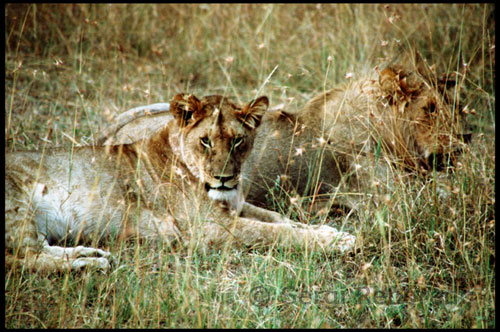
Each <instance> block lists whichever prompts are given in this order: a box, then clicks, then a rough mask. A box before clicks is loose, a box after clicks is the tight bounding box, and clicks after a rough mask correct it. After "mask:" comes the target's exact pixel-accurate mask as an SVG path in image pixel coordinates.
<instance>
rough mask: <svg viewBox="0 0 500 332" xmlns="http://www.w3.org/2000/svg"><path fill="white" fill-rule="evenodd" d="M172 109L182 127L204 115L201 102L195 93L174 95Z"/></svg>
mask: <svg viewBox="0 0 500 332" xmlns="http://www.w3.org/2000/svg"><path fill="white" fill-rule="evenodd" d="M170 110H171V112H172V114H173V115H174V118H175V119H176V120H177V123H178V124H179V127H181V128H182V127H185V126H187V125H188V124H190V123H191V122H193V121H195V120H197V119H200V118H202V117H203V105H202V104H201V102H200V101H199V100H198V98H196V97H195V96H194V95H190V94H186V93H179V94H178V95H175V96H174V98H173V99H172V101H171V102H170Z"/></svg>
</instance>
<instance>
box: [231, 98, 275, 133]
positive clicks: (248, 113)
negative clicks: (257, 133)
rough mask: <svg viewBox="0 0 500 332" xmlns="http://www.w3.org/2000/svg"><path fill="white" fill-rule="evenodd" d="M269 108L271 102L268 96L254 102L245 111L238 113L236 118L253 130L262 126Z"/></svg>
mask: <svg viewBox="0 0 500 332" xmlns="http://www.w3.org/2000/svg"><path fill="white" fill-rule="evenodd" d="M268 107H269V100H268V99H267V97H266V96H262V97H259V98H257V99H255V100H252V101H251V102H250V103H248V105H246V106H245V107H244V108H243V110H241V111H239V112H237V113H236V116H237V117H238V118H239V119H240V121H241V122H243V124H244V125H245V126H247V127H249V128H251V129H255V128H257V127H258V126H259V125H260V122H261V120H262V117H263V116H264V112H265V111H266V110H267V108H268Z"/></svg>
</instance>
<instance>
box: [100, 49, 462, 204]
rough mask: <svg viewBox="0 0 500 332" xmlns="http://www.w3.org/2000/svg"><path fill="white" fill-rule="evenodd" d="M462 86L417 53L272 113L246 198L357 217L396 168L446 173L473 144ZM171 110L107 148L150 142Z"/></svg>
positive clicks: (114, 130) (129, 128) (141, 121)
mask: <svg viewBox="0 0 500 332" xmlns="http://www.w3.org/2000/svg"><path fill="white" fill-rule="evenodd" d="M412 63H413V65H412ZM456 84H457V82H456V79H455V77H454V75H447V74H443V75H440V76H438V75H437V74H436V73H435V71H434V69H433V68H431V67H430V66H428V65H427V63H426V62H425V61H424V60H423V59H422V58H421V56H420V54H418V52H417V53H416V54H415V57H414V59H413V62H412V61H407V64H405V65H400V64H397V63H396V64H393V65H389V66H387V67H386V68H385V69H384V70H374V71H373V72H371V73H369V75H366V76H362V77H360V78H359V79H356V80H352V81H350V82H348V83H347V84H344V85H342V86H340V87H337V88H334V89H331V90H329V91H326V92H323V93H320V94H319V95H317V96H316V97H314V98H312V99H311V100H310V101H309V102H308V103H307V104H306V105H305V107H304V108H303V109H302V110H300V111H298V112H296V111H291V110H274V111H268V112H266V114H265V115H264V118H263V120H262V122H263V123H262V125H261V126H260V127H259V128H258V129H257V135H256V138H255V143H254V148H253V149H252V152H251V153H250V156H249V157H248V159H247V160H246V161H245V163H244V164H243V167H242V177H243V186H244V190H243V192H244V194H245V196H246V199H247V200H248V201H249V202H251V203H253V204H257V205H259V206H263V207H268V208H271V206H270V205H269V198H270V196H271V195H272V190H274V189H276V188H278V190H282V189H284V190H285V192H286V193H287V195H290V196H292V195H299V196H301V197H305V196H309V197H312V198H313V200H314V201H315V202H318V203H319V202H320V201H321V199H320V198H321V197H326V199H324V200H323V204H317V206H318V209H320V208H324V207H325V204H326V207H327V208H330V207H332V206H333V205H338V206H343V207H347V208H351V209H357V208H358V207H359V206H360V204H361V203H363V202H364V201H365V200H366V199H369V200H371V199H372V198H373V196H374V193H376V192H377V190H376V189H377V187H378V189H380V188H381V187H386V189H385V190H386V192H390V184H391V182H392V177H393V176H394V168H395V167H396V168H399V169H400V170H403V171H404V172H410V173H420V174H423V173H425V172H428V171H429V170H433V169H435V170H438V171H439V170H441V169H443V168H444V167H445V166H447V165H450V164H451V163H452V161H453V158H454V155H455V153H456V152H458V151H460V150H461V149H462V148H463V147H464V140H465V141H467V138H468V136H463V135H462V132H463V125H462V123H461V121H460V113H461V112H460V106H461V105H460V99H459V94H458V92H459V90H460V87H459V86H456ZM166 106H167V105H162V104H155V105H150V106H145V107H143V108H141V109H136V110H133V112H130V111H129V112H126V113H124V114H123V115H122V116H121V117H120V118H119V119H118V120H117V122H116V123H114V124H113V126H111V127H110V128H109V130H107V131H105V132H104V134H103V135H102V136H101V137H100V139H99V140H100V142H103V143H104V142H106V144H117V143H120V142H124V141H129V142H133V141H136V140H138V139H139V137H143V136H145V137H148V136H149V135H151V134H152V133H153V132H154V131H155V128H154V126H152V125H153V124H154V122H157V121H158V120H157V119H161V118H162V117H169V116H171V115H169V114H170V111H169V108H168V107H166ZM162 112H163V114H162ZM132 113H133V115H134V116H133V117H131V116H130V114H132ZM148 114H152V115H151V116H147V115H148ZM275 194H276V193H275Z"/></svg>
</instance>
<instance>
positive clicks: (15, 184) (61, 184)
mask: <svg viewBox="0 0 500 332" xmlns="http://www.w3.org/2000/svg"><path fill="white" fill-rule="evenodd" d="M267 106H268V101H267V98H266V97H261V98H258V99H257V100H255V101H253V102H252V103H249V104H247V105H245V106H238V105H235V104H234V103H232V102H230V101H229V100H227V99H225V98H223V97H221V96H209V97H204V98H202V99H201V100H199V99H198V98H196V97H195V96H192V95H185V94H180V95H177V96H175V97H174V98H173V100H172V102H171V105H170V108H171V112H172V114H173V119H172V120H171V121H169V122H167V123H165V125H164V126H163V127H162V129H160V130H159V131H157V132H156V133H155V134H154V135H152V136H151V137H149V138H147V139H144V140H139V141H137V142H135V143H133V144H125V145H114V146H106V147H79V148H74V149H72V150H65V149H50V150H46V151H43V152H15V153H8V154H7V156H6V173H5V180H6V189H5V190H6V192H5V197H6V198H5V203H6V206H5V217H6V232H5V240H6V250H7V251H8V252H9V255H12V256H9V261H10V260H12V259H11V258H12V257H13V258H14V260H16V259H20V258H24V261H23V263H24V264H25V265H26V266H28V267H30V268H35V269H39V270H58V269H59V270H60V269H70V268H75V269H76V268H81V267H84V266H95V267H98V268H101V269H105V270H106V269H108V268H109V259H110V257H111V256H110V253H108V252H106V251H103V250H100V249H94V248H92V247H82V246H79V247H76V248H63V247H57V246H54V245H50V244H51V243H55V242H60V243H65V242H66V240H68V241H69V242H72V243H80V242H82V243H88V244H91V245H92V246H95V245H97V244H98V243H102V242H103V241H106V239H109V237H123V236H134V237H139V238H152V239H155V238H160V239H162V240H164V241H179V240H182V241H189V240H194V241H196V242H197V243H198V244H200V245H201V247H206V246H222V245H239V246H255V245H265V246H272V245H274V244H277V245H291V246H303V245H307V246H309V247H310V248H311V249H315V250H323V249H326V250H331V249H333V250H339V251H343V250H348V249H351V248H352V247H353V244H354V238H353V237H352V236H350V235H348V234H346V233H343V232H338V231H336V230H335V229H333V228H331V227H328V226H321V227H309V226H304V225H299V224H294V223H292V222H291V221H289V220H287V219H285V218H283V217H281V216H280V215H279V214H277V213H275V212H271V211H268V210H264V209H262V208H258V207H256V206H252V205H250V204H248V203H246V202H245V201H244V200H243V198H242V197H243V196H242V193H241V190H240V187H241V185H240V170H241V164H242V162H243V161H244V160H245V159H246V157H247V155H248V153H249V151H250V150H251V147H252V145H253V141H254V137H255V133H256V131H255V129H256V128H257V127H258V126H259V125H260V123H261V119H262V116H263V115H264V113H265V111H266V109H267Z"/></svg>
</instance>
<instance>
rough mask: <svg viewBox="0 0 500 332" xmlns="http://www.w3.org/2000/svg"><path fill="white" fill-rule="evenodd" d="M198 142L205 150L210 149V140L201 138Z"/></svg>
mask: <svg viewBox="0 0 500 332" xmlns="http://www.w3.org/2000/svg"><path fill="white" fill-rule="evenodd" d="M200 140H201V145H203V146H204V147H206V148H211V147H212V143H211V142H210V138H208V137H202V138H200Z"/></svg>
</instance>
